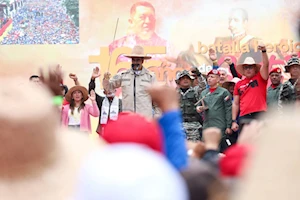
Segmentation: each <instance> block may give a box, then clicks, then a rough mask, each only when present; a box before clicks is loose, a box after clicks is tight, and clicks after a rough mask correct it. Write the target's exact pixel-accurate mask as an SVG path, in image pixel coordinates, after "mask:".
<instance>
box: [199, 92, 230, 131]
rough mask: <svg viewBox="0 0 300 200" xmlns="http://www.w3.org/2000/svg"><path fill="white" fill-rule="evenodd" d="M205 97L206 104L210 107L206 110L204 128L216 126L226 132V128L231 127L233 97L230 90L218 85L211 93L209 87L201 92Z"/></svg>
mask: <svg viewBox="0 0 300 200" xmlns="http://www.w3.org/2000/svg"><path fill="white" fill-rule="evenodd" d="M203 97H204V104H205V106H207V107H208V109H207V110H205V111H204V122H203V129H206V128H209V127H216V128H219V129H221V131H222V132H224V131H225V130H226V128H231V123H232V114H231V112H232V97H231V94H230V93H229V91H228V90H226V89H224V88H222V87H217V89H216V90H215V91H214V92H213V93H210V90H209V89H208V88H207V89H205V90H204V91H203V92H202V93H201V96H200V98H203Z"/></svg>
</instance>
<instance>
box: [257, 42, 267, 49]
mask: <svg viewBox="0 0 300 200" xmlns="http://www.w3.org/2000/svg"><path fill="white" fill-rule="evenodd" d="M258 50H260V51H266V46H265V45H264V44H263V43H262V42H260V44H259V45H258Z"/></svg>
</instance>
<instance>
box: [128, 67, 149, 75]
mask: <svg viewBox="0 0 300 200" xmlns="http://www.w3.org/2000/svg"><path fill="white" fill-rule="evenodd" d="M146 72H147V70H146V69H145V67H144V66H143V67H142V70H141V73H139V74H136V75H138V76H139V75H143V74H145V73H146ZM130 73H131V74H132V75H134V74H135V73H134V70H133V69H132V68H131V69H130Z"/></svg>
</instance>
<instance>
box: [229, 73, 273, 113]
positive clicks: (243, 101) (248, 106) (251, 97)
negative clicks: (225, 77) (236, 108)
mask: <svg viewBox="0 0 300 200" xmlns="http://www.w3.org/2000/svg"><path fill="white" fill-rule="evenodd" d="M267 84H268V80H264V79H263V78H262V77H261V74H260V72H258V73H257V74H256V75H255V76H254V77H252V78H250V79H249V78H245V79H243V80H241V81H239V82H238V83H237V84H236V85H235V87H234V92H233V95H237V96H240V116H244V115H247V114H250V113H254V112H260V111H266V110H267Z"/></svg>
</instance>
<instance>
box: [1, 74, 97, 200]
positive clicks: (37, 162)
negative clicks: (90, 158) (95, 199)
mask: <svg viewBox="0 0 300 200" xmlns="http://www.w3.org/2000/svg"><path fill="white" fill-rule="evenodd" d="M19 83H20V79H17V78H12V77H10V78H9V79H0V85H1V87H0V100H1V104H2V106H1V107H0V130H1V131H0V141H1V145H0V194H1V199H6V200H12V199H24V200H27V199H28V200H29V199H43V200H48V199H49V200H50V199H51V200H53V199H67V198H69V197H70V196H71V195H72V193H73V192H74V191H73V186H74V183H75V179H76V176H77V172H78V171H77V170H78V168H79V166H80V163H81V160H82V159H83V158H84V156H85V155H87V154H88V153H89V152H90V151H91V150H92V149H94V148H96V147H98V145H96V144H94V143H92V142H91V141H90V140H89V138H87V137H86V136H85V135H81V134H79V133H73V132H66V131H62V130H61V129H60V125H59V121H60V116H59V114H58V113H57V110H56V109H55V108H54V106H53V105H52V96H51V95H50V92H49V91H48V90H47V89H46V88H44V87H41V86H38V85H36V84H34V83H31V82H29V83H28V81H27V80H24V81H23V84H22V85H20V84H19ZM4 86H5V87H4Z"/></svg>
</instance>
